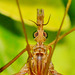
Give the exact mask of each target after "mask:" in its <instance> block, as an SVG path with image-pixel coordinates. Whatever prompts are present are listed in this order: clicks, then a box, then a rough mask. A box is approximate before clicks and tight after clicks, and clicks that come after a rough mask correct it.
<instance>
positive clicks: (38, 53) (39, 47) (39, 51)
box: [0, 0, 75, 75]
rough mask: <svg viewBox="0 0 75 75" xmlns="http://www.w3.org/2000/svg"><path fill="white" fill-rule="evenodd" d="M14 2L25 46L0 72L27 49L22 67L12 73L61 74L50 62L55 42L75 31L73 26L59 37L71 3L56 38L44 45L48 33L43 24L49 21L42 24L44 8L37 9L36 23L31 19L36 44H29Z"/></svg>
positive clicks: (68, 4)
mask: <svg viewBox="0 0 75 75" xmlns="http://www.w3.org/2000/svg"><path fill="white" fill-rule="evenodd" d="M16 2H17V6H18V10H19V14H20V18H21V21H22V25H23V30H24V35H25V39H26V43H27V46H26V48H25V49H24V50H22V51H21V52H20V53H19V54H18V55H17V56H16V57H14V58H13V59H12V60H11V61H10V62H9V63H7V64H6V65H5V66H3V67H2V68H0V73H1V72H2V71H4V70H5V69H6V68H8V67H9V66H10V65H11V64H12V63H13V62H15V61H16V60H17V59H18V58H19V57H20V56H21V55H22V54H23V53H24V52H25V51H27V52H28V55H29V57H28V60H27V63H26V64H25V66H24V67H22V69H21V70H20V71H19V72H18V73H16V74H14V75H25V74H26V73H27V74H28V75H62V74H60V73H58V72H57V71H56V70H55V69H54V65H53V64H52V62H51V61H52V60H51V59H52V56H53V53H54V50H55V47H56V44H57V42H58V41H59V40H61V39H62V38H63V37H65V36H66V35H68V34H70V33H71V32H73V31H75V27H74V28H73V29H71V30H70V31H68V32H67V33H65V34H63V35H61V36H60V37H59V34H60V32H61V28H62V26H63V22H64V19H65V16H66V14H67V12H68V10H69V7H70V4H71V0H68V3H67V6H66V10H65V13H64V17H63V19H62V22H61V25H60V28H59V30H58V33H57V36H56V39H55V40H54V41H53V42H51V43H49V44H48V45H44V42H45V41H46V38H47V36H48V35H47V33H46V32H45V31H44V30H43V26H45V25H47V24H48V22H49V20H48V22H47V23H46V24H44V10H43V9H37V23H36V22H34V21H32V20H31V21H32V22H34V23H35V24H36V25H37V31H36V32H35V33H34V40H35V41H36V42H37V43H36V45H30V44H29V42H28V38H27V33H26V29H25V26H24V21H23V18H22V14H21V10H20V6H19V2H18V0H16ZM49 19H50V17H49ZM52 45H53V48H52V47H51V46H52ZM48 50H49V53H48Z"/></svg>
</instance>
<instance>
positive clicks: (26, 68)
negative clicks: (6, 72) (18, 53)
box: [14, 63, 29, 75]
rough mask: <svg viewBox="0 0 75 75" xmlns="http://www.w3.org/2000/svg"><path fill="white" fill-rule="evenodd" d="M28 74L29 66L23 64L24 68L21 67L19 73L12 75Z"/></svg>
mask: <svg viewBox="0 0 75 75" xmlns="http://www.w3.org/2000/svg"><path fill="white" fill-rule="evenodd" d="M28 72H29V64H28V63H27V64H25V66H24V67H22V69H21V70H20V72H18V73H16V74H14V75H25V74H26V73H28Z"/></svg>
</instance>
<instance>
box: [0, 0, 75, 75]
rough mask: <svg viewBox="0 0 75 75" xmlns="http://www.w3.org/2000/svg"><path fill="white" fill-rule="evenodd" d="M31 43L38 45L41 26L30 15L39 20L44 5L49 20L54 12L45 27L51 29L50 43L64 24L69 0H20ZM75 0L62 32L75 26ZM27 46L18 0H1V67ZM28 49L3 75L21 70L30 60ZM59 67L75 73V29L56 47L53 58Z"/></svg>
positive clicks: (65, 73)
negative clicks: (38, 12)
mask: <svg viewBox="0 0 75 75" xmlns="http://www.w3.org/2000/svg"><path fill="white" fill-rule="evenodd" d="M19 1H20V2H19V3H20V6H21V10H22V14H23V18H24V22H25V25H26V31H27V35H28V40H29V43H30V44H32V45H35V44H36V42H35V41H34V39H33V32H34V31H36V29H37V26H36V25H35V24H33V23H32V22H30V21H29V20H28V19H31V20H34V21H36V20H37V8H42V9H44V12H45V23H46V22H47V20H48V17H49V15H50V14H51V19H50V22H49V24H48V25H47V26H45V27H44V29H45V31H47V33H48V39H47V41H46V42H45V44H46V45H47V44H48V43H50V42H51V41H53V40H54V39H55V37H56V34H57V31H58V28H59V26H60V24H61V21H62V18H63V15H64V11H65V6H66V3H67V0H41V1H40V0H19ZM74 21H75V0H72V4H71V7H70V10H69V14H67V16H66V19H65V22H64V24H63V28H62V32H61V34H63V33H65V32H67V31H69V30H70V29H72V28H73V27H75V22H74ZM25 47H26V41H25V39H24V34H23V30H22V25H21V21H20V18H19V13H18V9H17V5H16V0H0V68H1V67H2V66H4V65H5V64H6V63H8V62H9V61H10V60H11V59H13V58H14V57H15V56H16V55H17V54H18V53H19V52H20V51H22V49H24V48H25ZM27 57H28V55H27V52H25V53H24V54H23V55H22V56H21V57H20V58H19V59H18V60H17V61H15V62H14V63H13V64H12V65H11V66H10V67H8V68H7V69H6V70H4V71H3V72H2V73H0V75H12V74H14V73H16V72H18V71H19V70H20V69H21V67H22V66H23V65H24V64H25V62H26V61H27ZM52 61H53V64H54V66H55V69H56V70H57V71H58V72H60V73H61V74H63V75H75V32H72V33H71V34H69V35H68V36H66V37H65V38H64V39H62V40H61V41H60V42H59V43H58V44H57V47H56V49H55V52H54V55H53V58H52Z"/></svg>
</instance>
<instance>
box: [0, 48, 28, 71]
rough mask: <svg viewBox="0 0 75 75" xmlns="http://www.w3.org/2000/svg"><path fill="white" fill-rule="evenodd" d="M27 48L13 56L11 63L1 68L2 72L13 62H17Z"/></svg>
mask: <svg viewBox="0 0 75 75" xmlns="http://www.w3.org/2000/svg"><path fill="white" fill-rule="evenodd" d="M26 50H27V49H24V50H22V51H21V52H20V53H19V54H18V55H17V56H16V57H15V58H13V59H12V60H11V61H10V62H9V63H7V64H6V65H5V66H3V67H2V68H0V72H2V71H3V70H5V69H6V68H8V67H9V66H10V65H11V64H12V63H13V62H15V61H16V60H17V59H18V58H19V57H20V56H21V55H22V54H23V53H24V52H25V51H26Z"/></svg>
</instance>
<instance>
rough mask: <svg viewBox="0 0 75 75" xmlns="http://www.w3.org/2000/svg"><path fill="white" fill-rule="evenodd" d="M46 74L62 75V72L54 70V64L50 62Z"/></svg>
mask: <svg viewBox="0 0 75 75" xmlns="http://www.w3.org/2000/svg"><path fill="white" fill-rule="evenodd" d="M48 75H62V74H60V73H58V72H57V71H56V70H54V65H53V64H52V62H51V63H50V66H49V70H48Z"/></svg>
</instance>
